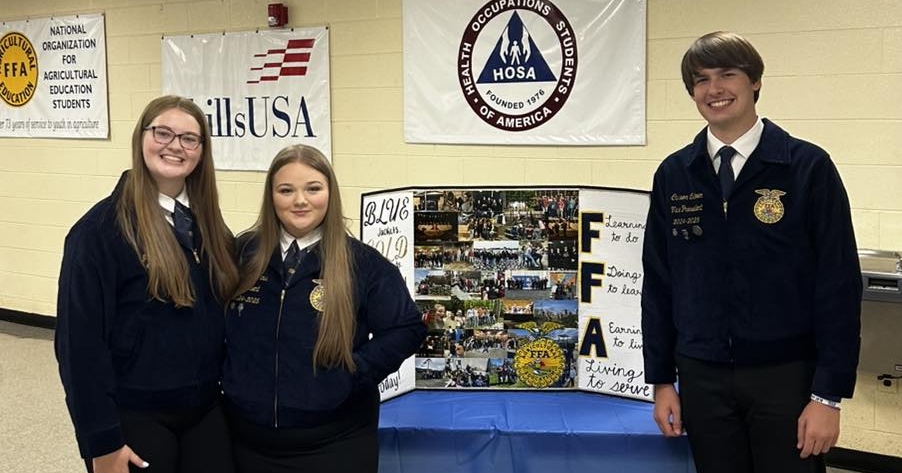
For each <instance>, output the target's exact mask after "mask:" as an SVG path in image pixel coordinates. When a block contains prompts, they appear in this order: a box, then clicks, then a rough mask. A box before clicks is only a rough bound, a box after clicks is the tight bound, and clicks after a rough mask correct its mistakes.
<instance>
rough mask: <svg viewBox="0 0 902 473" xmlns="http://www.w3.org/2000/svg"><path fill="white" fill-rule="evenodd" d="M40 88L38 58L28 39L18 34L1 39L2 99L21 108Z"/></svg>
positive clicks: (0, 79)
mask: <svg viewBox="0 0 902 473" xmlns="http://www.w3.org/2000/svg"><path fill="white" fill-rule="evenodd" d="M37 87H38V56H37V54H36V53H35V51H34V47H33V46H32V45H31V41H29V40H28V38H27V37H26V36H25V35H24V34H22V33H18V32H12V33H7V34H6V35H4V36H3V39H0V97H3V101H4V102H6V103H7V104H8V105H10V106H12V107H21V106H23V105H25V104H26V103H28V101H29V100H31V98H32V97H34V94H35V91H36V90H37Z"/></svg>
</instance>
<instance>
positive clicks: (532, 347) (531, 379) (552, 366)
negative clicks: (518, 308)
mask: <svg viewBox="0 0 902 473" xmlns="http://www.w3.org/2000/svg"><path fill="white" fill-rule="evenodd" d="M562 327H563V325H561V324H558V323H555V322H545V323H544V324H542V326H541V327H540V326H538V324H536V323H535V322H526V323H523V324H520V325H518V326H517V328H522V329H526V330H529V331H530V333H531V334H533V335H539V336H543V337H544V336H545V335H547V334H548V333H549V332H551V331H552V330H555V329H559V328H562ZM514 370H515V371H516V372H517V377H519V378H520V379H521V380H522V381H523V382H524V383H525V384H526V385H527V386H531V387H534V388H546V387H548V386H551V385H552V384H554V383H555V382H557V380H558V379H560V377H561V375H562V374H563V373H564V351H563V350H561V347H560V346H559V345H558V344H557V343H555V342H554V341H553V340H551V339H549V338H537V339H535V340H533V341H531V342H529V343H527V344H526V345H523V346H521V347H520V349H518V350H517V353H516V354H515V355H514Z"/></svg>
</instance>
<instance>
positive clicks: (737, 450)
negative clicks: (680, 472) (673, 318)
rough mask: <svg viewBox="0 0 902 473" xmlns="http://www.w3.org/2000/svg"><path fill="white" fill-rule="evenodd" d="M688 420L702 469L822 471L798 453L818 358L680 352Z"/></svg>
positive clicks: (708, 472) (818, 461)
mask: <svg viewBox="0 0 902 473" xmlns="http://www.w3.org/2000/svg"><path fill="white" fill-rule="evenodd" d="M677 369H678V371H679V381H680V384H679V387H680V400H681V407H682V414H683V425H684V427H685V429H686V433H687V435H688V436H689V444H690V446H691V447H692V456H693V458H694V459H695V465H696V468H697V470H698V473H823V472H825V471H826V466H825V464H824V460H823V457H822V456H821V455H816V456H815V455H812V456H809V457H808V458H807V459H804V460H802V459H801V458H799V453H800V451H799V449H797V448H796V443H797V441H798V438H797V437H798V419H799V415H801V413H802V410H803V409H804V408H805V406H806V405H807V404H808V401H809V396H810V395H811V381H812V378H813V376H814V362H812V361H793V362H787V363H780V364H769V365H757V366H737V365H732V364H721V363H710V362H706V361H701V360H697V359H693V358H688V357H684V356H679V355H677Z"/></svg>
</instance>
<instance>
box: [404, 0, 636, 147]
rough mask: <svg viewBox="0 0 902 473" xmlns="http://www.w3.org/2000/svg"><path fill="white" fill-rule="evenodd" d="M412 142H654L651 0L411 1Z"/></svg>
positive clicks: (407, 90)
mask: <svg viewBox="0 0 902 473" xmlns="http://www.w3.org/2000/svg"><path fill="white" fill-rule="evenodd" d="M403 9H404V10H403V21H404V131H405V138H406V140H407V141H408V142H415V143H476V144H492V143H496V144H533V145H641V144H645V0H553V1H551V0H489V1H486V0H403Z"/></svg>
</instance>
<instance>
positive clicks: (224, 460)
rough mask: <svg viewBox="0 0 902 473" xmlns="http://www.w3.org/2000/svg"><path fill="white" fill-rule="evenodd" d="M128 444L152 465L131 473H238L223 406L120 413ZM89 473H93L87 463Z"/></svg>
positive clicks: (124, 410)
mask: <svg viewBox="0 0 902 473" xmlns="http://www.w3.org/2000/svg"><path fill="white" fill-rule="evenodd" d="M120 422H121V425H122V431H123V434H124V435H125V442H126V444H127V445H128V446H129V447H130V448H131V449H132V450H133V451H134V452H135V453H136V454H137V455H138V456H139V457H141V458H142V459H143V460H144V461H146V462H147V463H149V464H150V466H149V467H147V468H139V467H137V466H135V465H133V464H131V463H129V473H234V471H235V467H234V462H233V460H232V455H231V448H232V445H231V442H230V440H229V432H228V426H227V424H226V421H225V414H224V413H223V410H222V406H221V405H220V404H219V403H216V404H215V405H211V406H205V407H202V408H188V409H178V410H166V411H136V410H129V409H120ZM85 462H86V464H87V467H88V473H93V468H92V461H91V459H87V460H86V461H85Z"/></svg>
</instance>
